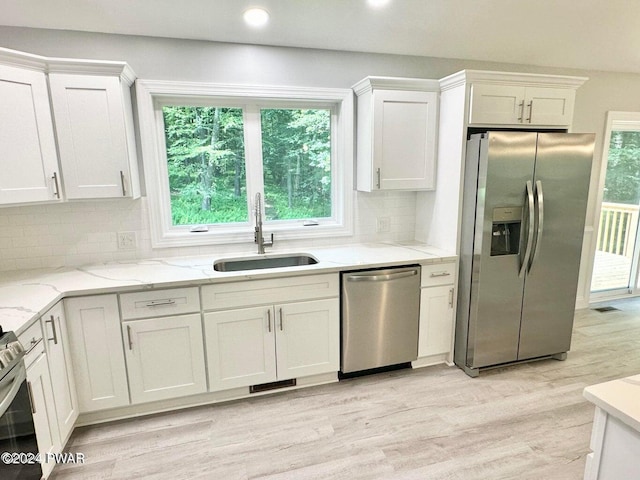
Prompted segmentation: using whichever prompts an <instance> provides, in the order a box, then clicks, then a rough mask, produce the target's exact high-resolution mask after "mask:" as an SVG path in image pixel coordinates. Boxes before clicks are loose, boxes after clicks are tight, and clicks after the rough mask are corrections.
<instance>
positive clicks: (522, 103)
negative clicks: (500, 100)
mask: <svg viewBox="0 0 640 480" xmlns="http://www.w3.org/2000/svg"><path fill="white" fill-rule="evenodd" d="M518 106H519V107H520V116H519V117H518V121H519V122H522V117H524V100H522V102H520V103H519V104H518Z"/></svg>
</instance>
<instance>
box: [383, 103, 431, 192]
mask: <svg viewBox="0 0 640 480" xmlns="http://www.w3.org/2000/svg"><path fill="white" fill-rule="evenodd" d="M437 105H438V94H437V93H435V92H413V91H410V92H404V91H399V90H378V91H375V92H374V105H373V110H374V121H373V151H374V155H373V167H374V168H373V176H374V178H373V182H374V187H373V188H374V189H380V190H430V189H433V188H434V187H435V165H436V161H435V158H436V138H437V136H436V128H437V126H436V122H437V115H438V110H437V108H438V107H437ZM376 187H377V188H376Z"/></svg>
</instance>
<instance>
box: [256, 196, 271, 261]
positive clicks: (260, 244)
mask: <svg viewBox="0 0 640 480" xmlns="http://www.w3.org/2000/svg"><path fill="white" fill-rule="evenodd" d="M255 214H256V228H255V234H254V239H253V241H254V243H257V244H258V253H264V247H272V246H273V233H272V234H271V241H269V242H265V241H264V238H263V236H262V199H261V196H260V193H256V201H255Z"/></svg>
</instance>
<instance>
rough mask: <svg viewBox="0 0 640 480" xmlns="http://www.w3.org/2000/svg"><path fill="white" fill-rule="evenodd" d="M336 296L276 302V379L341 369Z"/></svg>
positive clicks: (338, 315) (338, 308) (337, 301)
mask: <svg viewBox="0 0 640 480" xmlns="http://www.w3.org/2000/svg"><path fill="white" fill-rule="evenodd" d="M339 312H340V307H339V300H338V299H337V298H335V299H327V300H314V301H310V302H300V303H291V304H286V305H276V309H275V313H276V352H277V364H278V380H287V379H290V378H297V377H304V376H307V375H316V374H319V373H327V372H337V371H338V370H339V369H340V313H339Z"/></svg>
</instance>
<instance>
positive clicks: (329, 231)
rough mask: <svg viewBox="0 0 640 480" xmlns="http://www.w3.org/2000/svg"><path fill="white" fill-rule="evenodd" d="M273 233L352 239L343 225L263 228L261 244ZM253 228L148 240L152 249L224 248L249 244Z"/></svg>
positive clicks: (178, 233)
mask: <svg viewBox="0 0 640 480" xmlns="http://www.w3.org/2000/svg"><path fill="white" fill-rule="evenodd" d="M272 233H273V235H274V239H275V241H276V242H278V241H288V240H308V239H316V238H335V237H346V236H351V235H353V228H351V226H345V225H313V226H302V225H300V226H295V227H294V226H291V225H287V226H273V227H272V226H264V227H263V234H264V238H265V240H269V239H270V236H271V234H272ZM253 241H254V227H253V226H242V227H238V228H233V229H232V228H226V229H224V230H220V229H215V228H213V227H212V229H211V230H209V231H208V232H190V231H189V230H188V229H179V230H178V229H174V230H170V231H168V232H166V233H165V234H164V235H162V236H160V237H157V238H152V239H151V242H152V245H151V246H152V248H169V247H194V246H204V245H224V244H238V243H253Z"/></svg>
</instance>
